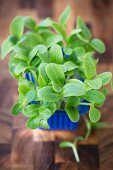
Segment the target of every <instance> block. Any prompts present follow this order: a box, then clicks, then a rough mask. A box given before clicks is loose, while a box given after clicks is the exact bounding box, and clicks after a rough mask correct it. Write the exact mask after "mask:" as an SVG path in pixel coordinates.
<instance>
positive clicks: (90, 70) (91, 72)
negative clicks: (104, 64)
mask: <svg viewBox="0 0 113 170" xmlns="http://www.w3.org/2000/svg"><path fill="white" fill-rule="evenodd" d="M83 67H84V72H85V75H86V78H87V79H92V78H93V77H94V76H95V75H96V74H97V73H96V64H95V62H94V59H93V58H92V53H87V54H85V55H84V57H83Z"/></svg>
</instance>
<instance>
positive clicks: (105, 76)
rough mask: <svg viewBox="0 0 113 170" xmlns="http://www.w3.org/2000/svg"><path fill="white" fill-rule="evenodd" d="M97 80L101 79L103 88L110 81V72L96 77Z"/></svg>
mask: <svg viewBox="0 0 113 170" xmlns="http://www.w3.org/2000/svg"><path fill="white" fill-rule="evenodd" d="M97 78H99V79H101V80H102V85H103V86H105V85H106V84H108V83H109V82H110V81H111V79H112V73H111V72H104V73H101V74H99V75H97Z"/></svg>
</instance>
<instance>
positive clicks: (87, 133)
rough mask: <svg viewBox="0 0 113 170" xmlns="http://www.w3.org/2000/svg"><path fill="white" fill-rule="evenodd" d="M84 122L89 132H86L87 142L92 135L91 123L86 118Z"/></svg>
mask: <svg viewBox="0 0 113 170" xmlns="http://www.w3.org/2000/svg"><path fill="white" fill-rule="evenodd" d="M84 121H85V124H86V127H87V131H86V134H85V140H87V139H88V137H89V136H90V134H91V123H90V121H89V120H88V119H87V118H86V117H84Z"/></svg>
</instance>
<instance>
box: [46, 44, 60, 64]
mask: <svg viewBox="0 0 113 170" xmlns="http://www.w3.org/2000/svg"><path fill="white" fill-rule="evenodd" d="M49 57H50V60H51V63H56V64H62V63H63V54H62V49H61V47H60V46H59V45H58V44H56V45H53V46H52V47H51V48H50V50H49Z"/></svg>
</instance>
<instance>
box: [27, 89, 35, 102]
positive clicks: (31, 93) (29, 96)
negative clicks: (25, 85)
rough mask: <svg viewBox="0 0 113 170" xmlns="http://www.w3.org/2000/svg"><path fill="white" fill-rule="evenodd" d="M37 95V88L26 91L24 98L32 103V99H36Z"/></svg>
mask: <svg viewBox="0 0 113 170" xmlns="http://www.w3.org/2000/svg"><path fill="white" fill-rule="evenodd" d="M35 97H36V90H30V91H28V92H27V93H26V95H25V99H24V100H25V101H26V102H27V103H30V102H31V101H33V100H34V99H35Z"/></svg>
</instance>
